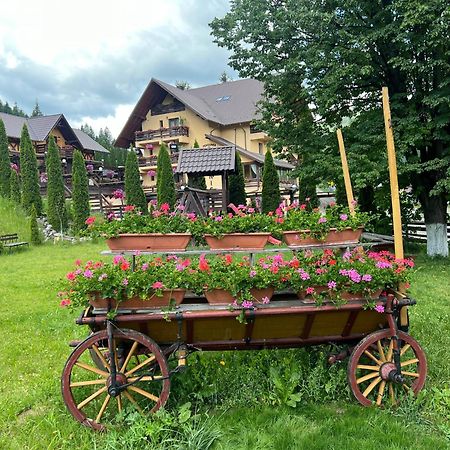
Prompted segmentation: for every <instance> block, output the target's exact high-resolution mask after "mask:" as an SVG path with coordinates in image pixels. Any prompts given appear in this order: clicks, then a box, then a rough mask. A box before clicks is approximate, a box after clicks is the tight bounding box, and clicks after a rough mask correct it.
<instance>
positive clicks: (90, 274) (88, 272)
mask: <svg viewBox="0 0 450 450" xmlns="http://www.w3.org/2000/svg"><path fill="white" fill-rule="evenodd" d="M93 275H94V274H93V273H92V270H89V269H87V270H85V271H84V273H83V276H84V278H92V276H93Z"/></svg>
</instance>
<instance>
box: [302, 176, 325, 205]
mask: <svg viewBox="0 0 450 450" xmlns="http://www.w3.org/2000/svg"><path fill="white" fill-rule="evenodd" d="M307 199H309V200H307ZM298 201H299V202H300V203H306V204H307V205H309V206H310V207H311V208H317V207H318V206H319V203H320V202H319V197H317V192H316V185H315V184H313V183H308V182H307V181H302V180H300V185H299V188H298Z"/></svg>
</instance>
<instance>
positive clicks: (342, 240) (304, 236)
mask: <svg viewBox="0 0 450 450" xmlns="http://www.w3.org/2000/svg"><path fill="white" fill-rule="evenodd" d="M362 232H363V228H357V229H356V230H352V229H351V228H346V229H345V230H342V231H337V230H336V229H331V230H330V231H329V232H328V234H327V235H326V237H325V239H324V240H319V239H315V238H312V237H309V236H308V234H309V233H310V230H300V231H283V239H284V242H286V244H287V245H288V246H289V247H305V246H307V247H317V246H321V245H324V244H343V245H345V244H357V243H358V242H359V240H360V239H361V234H362Z"/></svg>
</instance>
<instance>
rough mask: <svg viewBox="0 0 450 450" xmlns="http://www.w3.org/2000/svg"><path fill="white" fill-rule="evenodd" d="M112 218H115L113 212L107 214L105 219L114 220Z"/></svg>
mask: <svg viewBox="0 0 450 450" xmlns="http://www.w3.org/2000/svg"><path fill="white" fill-rule="evenodd" d="M114 217H116V215H115V214H114V213H113V212H111V213H109V214H108V216H107V219H108V220H109V221H111V220H113V219H114Z"/></svg>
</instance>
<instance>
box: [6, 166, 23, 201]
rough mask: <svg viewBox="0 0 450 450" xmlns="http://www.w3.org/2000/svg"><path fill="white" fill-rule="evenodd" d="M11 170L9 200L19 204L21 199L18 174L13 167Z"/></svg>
mask: <svg viewBox="0 0 450 450" xmlns="http://www.w3.org/2000/svg"><path fill="white" fill-rule="evenodd" d="M10 170H11V175H10V178H9V181H10V193H9V195H10V198H11V200H12V201H13V202H14V203H15V204H16V205H20V202H21V200H22V193H21V189H20V179H19V174H18V173H17V171H15V170H14V169H10Z"/></svg>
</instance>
